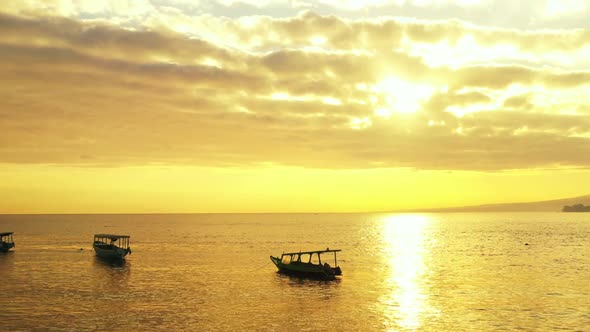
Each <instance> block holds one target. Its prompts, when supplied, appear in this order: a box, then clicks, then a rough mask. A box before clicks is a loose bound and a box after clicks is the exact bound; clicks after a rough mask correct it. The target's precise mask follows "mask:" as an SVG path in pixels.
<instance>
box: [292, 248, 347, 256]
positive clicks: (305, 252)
mask: <svg viewBox="0 0 590 332" xmlns="http://www.w3.org/2000/svg"><path fill="white" fill-rule="evenodd" d="M338 251H342V250H341V249H326V250H315V251H297V252H285V253H283V255H295V254H323V253H327V252H338Z"/></svg>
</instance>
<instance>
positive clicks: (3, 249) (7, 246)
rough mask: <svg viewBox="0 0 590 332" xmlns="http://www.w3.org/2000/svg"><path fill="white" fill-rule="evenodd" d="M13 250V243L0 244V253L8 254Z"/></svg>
mask: <svg viewBox="0 0 590 332" xmlns="http://www.w3.org/2000/svg"><path fill="white" fill-rule="evenodd" d="M12 248H14V243H8V242H0V252H8V251H9V250H10V249H12Z"/></svg>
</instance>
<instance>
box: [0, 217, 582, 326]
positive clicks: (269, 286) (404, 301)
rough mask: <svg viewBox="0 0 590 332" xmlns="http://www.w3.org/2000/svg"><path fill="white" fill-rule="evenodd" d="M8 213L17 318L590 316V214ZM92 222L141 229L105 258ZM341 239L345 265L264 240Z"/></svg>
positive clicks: (11, 292)
mask: <svg viewBox="0 0 590 332" xmlns="http://www.w3.org/2000/svg"><path fill="white" fill-rule="evenodd" d="M587 215H588V216H586V214H564V213H530V214H529V213H513V214H510V213H502V214H494V213H487V214H477V213H464V214H262V215H256V214H247V215H240V214H233V215H232V214H228V215H79V216H76V215H67V216H60V215H51V216H42V215H37V216H0V231H14V232H15V235H14V237H15V241H16V248H15V250H14V252H11V253H8V254H2V255H0V280H1V282H0V296H1V297H2V303H3V305H2V310H1V311H0V322H2V327H3V328H5V329H7V330H24V331H28V330H57V331H84V330H98V329H101V330H102V329H105V330H111V331H118V330H169V331H254V330H257V331H258V330H259V331H324V330H336V329H338V330H340V331H493V330H524V331H539V330H557V329H564V330H572V331H576V330H579V331H584V330H587V329H588V326H590V311H588V308H590V287H588V280H590V268H589V267H590V254H589V253H590V238H589V235H588V234H590V214H587ZM94 233H124V234H130V235H131V245H132V249H133V253H132V255H131V256H129V257H128V259H127V260H126V261H125V262H123V263H111V262H105V261H102V260H100V259H97V258H95V257H94V254H93V252H92V250H91V241H92V235H93V234H94ZM326 247H330V248H339V249H342V252H340V253H339V256H338V263H339V265H340V266H341V268H342V271H343V276H342V277H341V278H339V279H338V280H336V281H332V282H323V281H314V280H305V279H297V278H292V277H287V276H283V275H280V274H277V273H276V269H275V267H274V266H273V265H272V263H271V262H270V260H269V255H279V254H281V252H283V251H297V250H317V249H324V248H326Z"/></svg>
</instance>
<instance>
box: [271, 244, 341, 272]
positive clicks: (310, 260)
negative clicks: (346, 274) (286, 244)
mask: <svg viewBox="0 0 590 332" xmlns="http://www.w3.org/2000/svg"><path fill="white" fill-rule="evenodd" d="M339 251H341V250H340V249H330V248H327V249H326V250H316V251H300V252H288V253H283V254H282V255H281V257H280V258H279V257H274V256H270V260H271V261H272V262H273V263H274V264H275V265H276V267H277V268H278V269H279V272H281V273H285V274H290V275H295V276H300V277H309V278H316V279H322V280H331V279H334V278H335V277H336V276H339V275H342V270H341V269H340V267H339V266H338V261H337V260H336V253H337V252H339ZM331 253H333V254H334V266H331V265H330V264H329V263H328V262H325V261H322V254H331Z"/></svg>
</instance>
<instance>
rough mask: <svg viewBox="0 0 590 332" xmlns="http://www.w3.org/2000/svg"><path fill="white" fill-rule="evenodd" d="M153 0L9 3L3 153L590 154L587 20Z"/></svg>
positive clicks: (118, 158) (472, 158) (205, 161)
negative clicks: (498, 19) (496, 24)
mask: <svg viewBox="0 0 590 332" xmlns="http://www.w3.org/2000/svg"><path fill="white" fill-rule="evenodd" d="M130 4H134V2H130ZM142 4H144V3H141V2H138V3H137V4H136V5H137V6H134V7H133V8H134V9H130V10H129V11H125V10H122V9H120V8H116V7H112V6H111V5H110V4H109V3H103V6H102V7H101V6H99V7H100V8H99V7H96V8H94V7H92V8H90V7H89V8H83V9H80V8H76V9H72V10H66V11H64V12H63V13H62V12H61V11H55V13H58V14H59V13H61V14H62V16H68V17H69V18H66V17H59V16H51V17H50V16H47V14H48V11H47V10H42V9H43V8H40V9H39V10H37V11H35V10H32V8H28V10H22V9H14V8H12V9H10V10H5V12H8V13H10V14H3V15H1V16H0V51H1V52H0V60H1V61H0V74H1V75H2V77H3V80H2V82H0V98H1V100H2V107H1V108H0V115H1V116H0V142H1V145H0V160H2V161H4V162H12V163H41V164H47V163H55V164H68V165H102V166H104V165H109V166H119V165H145V164H156V165H159V164H188V165H201V166H202V165H206V166H235V165H275V164H280V165H288V166H303V167H317V168H373V167H407V168H418V169H465V170H498V169H512V168H531V167H558V166H564V167H581V166H586V165H588V161H589V160H588V158H589V157H588V156H589V155H590V154H588V152H589V151H588V150H589V149H590V145H589V144H587V139H588V138H587V137H588V135H589V133H590V120H589V118H588V113H589V111H588V108H587V107H585V106H584V105H585V103H586V102H587V98H588V97H587V95H588V92H589V88H590V87H589V83H590V81H589V78H590V73H589V72H588V71H586V68H588V67H587V64H588V63H587V61H588V60H587V59H588V58H587V57H586V55H587V53H588V52H590V34H589V33H588V32H587V30H565V31H554V30H543V31H522V30H517V29H495V28H494V29H492V28H485V27H482V26H477V25H473V24H468V23H464V22H462V21H457V20H451V21H419V20H406V19H401V18H375V19H368V18H367V19H345V18H342V17H338V16H332V15H319V14H315V13H314V12H311V11H304V12H301V13H299V14H297V15H293V16H289V17H286V18H275V17H272V16H262V15H260V16H254V15H249V16H241V17H236V18H229V17H218V16H213V15H205V14H201V13H199V9H198V8H196V9H195V8H193V7H191V5H190V3H184V2H181V3H179V4H178V5H177V7H176V8H170V7H169V6H156V5H149V6H148V5H146V6H141V5H142ZM223 5H224V6H230V7H231V6H237V5H236V4H235V3H234V2H232V3H225V4H223ZM465 5H467V4H465ZM48 6H49V5H48ZM88 6H90V4H88ZM109 6H111V7H109ZM113 6H114V5H113ZM264 6H265V5H261V7H264ZM268 6H271V5H270V4H269V5H268ZM60 8H61V7H60ZM232 8H233V7H232ZM33 9H34V8H33ZM80 11H83V12H84V13H86V15H90V14H93V15H95V17H91V18H85V17H84V16H80V15H78V14H79V13H80ZM39 13H42V14H39ZM76 13H78V14H76ZM105 13H110V14H109V15H107V14H105ZM121 13H128V15H127V16H123V15H122V14H121Z"/></svg>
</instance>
